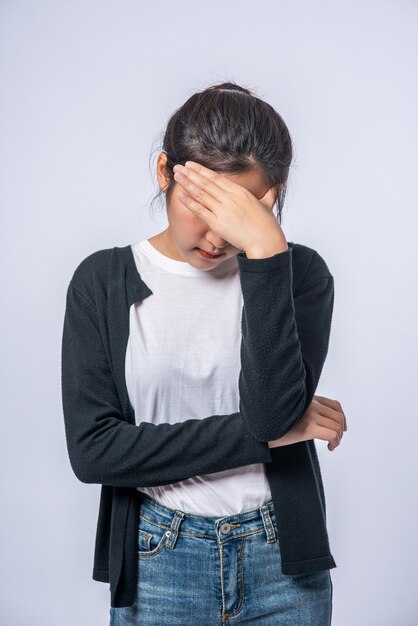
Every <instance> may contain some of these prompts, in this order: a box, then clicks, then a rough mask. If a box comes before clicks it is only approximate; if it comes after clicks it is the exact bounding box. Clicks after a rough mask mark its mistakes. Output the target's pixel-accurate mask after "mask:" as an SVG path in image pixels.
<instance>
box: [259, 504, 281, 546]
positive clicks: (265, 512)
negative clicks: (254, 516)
mask: <svg viewBox="0 0 418 626" xmlns="http://www.w3.org/2000/svg"><path fill="white" fill-rule="evenodd" d="M260 513H261V517H262V518H263V524H264V528H265V530H266V534H267V543H273V542H274V541H276V540H277V537H276V530H275V528H274V526H273V522H272V520H271V516H270V510H269V507H268V504H263V506H261V507H260Z"/></svg>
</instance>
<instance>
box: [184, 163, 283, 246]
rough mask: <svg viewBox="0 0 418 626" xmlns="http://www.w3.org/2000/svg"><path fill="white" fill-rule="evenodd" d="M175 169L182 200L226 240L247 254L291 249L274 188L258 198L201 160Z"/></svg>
mask: <svg viewBox="0 0 418 626" xmlns="http://www.w3.org/2000/svg"><path fill="white" fill-rule="evenodd" d="M173 169H174V179H175V181H176V182H177V183H178V184H179V185H181V187H182V192H181V193H179V194H178V197H179V199H180V200H181V201H182V202H183V204H184V206H185V207H187V208H188V209H189V210H190V211H191V212H192V213H194V214H195V215H197V216H198V217H200V218H201V219H203V220H204V221H205V222H206V223H207V224H208V226H209V227H210V228H212V229H213V230H214V231H215V232H216V233H217V234H218V235H220V236H221V237H222V238H223V239H225V240H226V241H228V242H229V243H231V244H232V245H233V246H235V247H236V248H238V249H240V250H243V251H244V252H245V253H246V254H247V255H248V252H250V251H251V252H254V251H260V252H261V253H262V252H263V251H267V254H269V253H268V251H269V250H270V251H272V250H273V251H276V252H284V251H285V250H287V248H288V246H287V241H286V237H285V235H284V233H283V231H282V229H281V227H280V225H279V223H278V222H277V220H276V219H275V217H274V215H273V213H272V208H273V206H274V202H275V196H274V189H273V187H270V189H268V191H267V192H266V194H265V195H264V196H263V198H261V199H260V200H258V199H257V198H256V197H255V196H254V195H253V194H252V193H251V192H250V191H248V189H246V188H245V187H243V186H242V185H239V184H238V183H235V182H233V181H232V180H231V179H228V178H226V177H225V176H222V175H221V174H219V173H218V172H215V171H213V170H211V169H209V168H207V167H204V166H203V165H200V164H199V163H195V162H193V161H187V162H186V166H183V165H180V164H176V165H175V166H174V168H173ZM180 176H183V178H182V179H181V178H180ZM273 253H274V252H271V254H273Z"/></svg>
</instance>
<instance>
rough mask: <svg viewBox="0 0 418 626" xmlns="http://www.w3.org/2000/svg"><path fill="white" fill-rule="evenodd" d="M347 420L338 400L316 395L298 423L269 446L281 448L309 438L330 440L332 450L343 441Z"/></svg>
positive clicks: (329, 448) (329, 446)
mask: <svg viewBox="0 0 418 626" xmlns="http://www.w3.org/2000/svg"><path fill="white" fill-rule="evenodd" d="M346 430H347V420H346V417H345V414H344V411H343V409H342V406H341V404H340V402H338V400H332V399H331V398H326V397H325V396H314V397H313V400H312V402H311V403H310V405H309V406H308V408H307V409H306V411H305V413H304V414H303V415H302V417H301V418H300V419H299V420H298V421H297V422H296V424H295V425H294V426H293V427H292V428H291V429H290V430H289V431H288V432H287V433H286V434H285V435H283V437H280V439H273V440H272V441H269V442H268V446H269V448H279V447H280V446H288V445H289V444H292V443H298V442H300V441H307V440H308V439H322V440H324V441H328V446H327V447H328V450H330V451H331V452H332V451H333V450H335V448H336V447H337V446H338V445H339V444H340V443H341V439H342V436H343V432H344V431H346Z"/></svg>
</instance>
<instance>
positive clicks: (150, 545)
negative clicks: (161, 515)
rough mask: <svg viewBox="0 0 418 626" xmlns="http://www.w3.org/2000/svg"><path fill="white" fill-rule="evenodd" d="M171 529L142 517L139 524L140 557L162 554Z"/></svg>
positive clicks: (138, 545)
mask: <svg viewBox="0 0 418 626" xmlns="http://www.w3.org/2000/svg"><path fill="white" fill-rule="evenodd" d="M170 534H171V531H170V530H169V529H168V528H167V527H165V526H160V525H159V524H156V523H154V522H151V521H150V520H148V519H146V518H143V517H140V518H139V524H138V543H137V548H138V557H141V558H149V557H153V556H156V555H157V554H160V552H161V551H162V550H163V548H164V546H165V541H166V539H167V537H168V536H169V535H170Z"/></svg>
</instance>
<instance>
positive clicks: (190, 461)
mask: <svg viewBox="0 0 418 626" xmlns="http://www.w3.org/2000/svg"><path fill="white" fill-rule="evenodd" d="M61 389H62V404H63V413H64V423H65V435H66V442H67V450H68V454H69V459H70V463H71V467H72V469H73V471H74V473H75V474H76V476H77V478H78V479H79V480H81V481H82V482H85V483H97V484H103V485H112V486H120V487H151V486H157V485H166V484H170V483H173V482H177V481H180V480H185V479H186V478H190V477H192V476H198V475H202V474H211V473H214V472H220V471H223V470H228V469H233V468H236V467H241V466H244V465H250V464H253V463H263V462H269V461H271V460H272V456H271V453H270V450H269V447H268V443H267V442H262V441H257V440H256V439H255V438H254V436H253V435H252V434H251V433H250V432H249V431H248V429H247V427H246V425H245V423H244V421H243V420H242V417H241V414H240V413H239V412H237V413H232V414H229V415H212V416H210V417H206V418H203V419H188V420H186V421H184V422H179V423H176V424H169V423H162V424H158V425H155V424H151V423H149V422H142V423H140V424H139V425H135V424H131V423H128V422H127V421H125V420H124V418H123V415H122V411H121V406H120V402H119V396H118V393H117V389H116V386H115V383H114V380H113V376H112V373H111V369H110V366H109V361H108V358H107V355H106V353H105V350H104V345H103V341H102V337H101V334H100V330H99V326H98V320H97V314H96V310H95V305H94V304H93V303H92V302H91V301H90V300H88V299H87V298H86V297H85V295H84V294H83V293H82V292H81V291H80V290H79V289H78V288H76V287H74V286H73V285H72V284H71V283H70V285H69V287H68V291H67V298H66V310H65V317H64V327H63V335H62V352H61Z"/></svg>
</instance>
